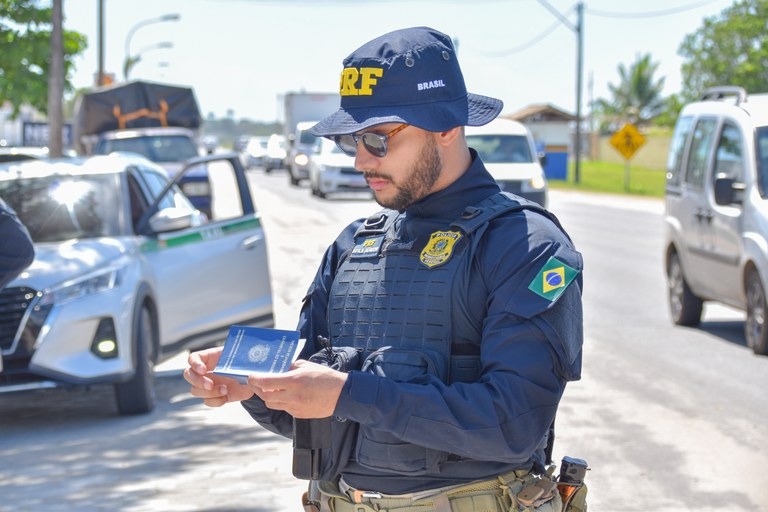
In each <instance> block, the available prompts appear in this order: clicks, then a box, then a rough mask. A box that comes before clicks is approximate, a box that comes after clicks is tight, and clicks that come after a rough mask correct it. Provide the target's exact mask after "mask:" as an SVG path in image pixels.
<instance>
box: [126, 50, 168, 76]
mask: <svg viewBox="0 0 768 512" xmlns="http://www.w3.org/2000/svg"><path fill="white" fill-rule="evenodd" d="M163 48H173V43H172V42H171V41H162V42H160V43H156V44H151V45H149V46H145V47H144V48H142V49H141V50H139V51H137V52H136V55H132V56H129V57H127V58H126V59H125V62H124V63H123V76H125V79H126V81H127V80H128V77H129V75H130V74H131V69H133V67H134V66H135V65H136V64H138V63H139V62H140V61H141V56H142V55H144V54H145V53H147V52H148V51H150V50H160V49H163Z"/></svg>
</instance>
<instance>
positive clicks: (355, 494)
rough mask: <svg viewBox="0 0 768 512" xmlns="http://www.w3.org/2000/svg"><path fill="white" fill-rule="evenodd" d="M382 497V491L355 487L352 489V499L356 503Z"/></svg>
mask: <svg viewBox="0 0 768 512" xmlns="http://www.w3.org/2000/svg"><path fill="white" fill-rule="evenodd" d="M371 498H374V499H375V498H381V493H378V492H373V491H361V490H360V489H354V490H353V491H352V499H353V500H354V502H355V503H358V504H359V503H362V502H363V500H364V499H371Z"/></svg>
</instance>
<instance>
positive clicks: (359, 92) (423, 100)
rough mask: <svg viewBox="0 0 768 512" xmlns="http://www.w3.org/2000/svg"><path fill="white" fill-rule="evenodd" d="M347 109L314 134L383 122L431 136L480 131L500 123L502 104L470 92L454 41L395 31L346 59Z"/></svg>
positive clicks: (432, 33) (425, 31)
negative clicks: (459, 129)
mask: <svg viewBox="0 0 768 512" xmlns="http://www.w3.org/2000/svg"><path fill="white" fill-rule="evenodd" d="M339 92H340V94H341V108H339V110H338V111H336V112H334V113H333V114H331V115H330V116H328V117H326V118H325V119H323V120H322V121H320V122H319V123H317V124H316V125H315V126H313V127H312V129H311V130H310V132H311V133H312V134H313V135H317V136H322V137H328V136H332V135H343V134H347V133H355V132H358V131H360V130H364V129H366V128H369V127H371V126H374V125H377V124H382V123H406V124H409V125H413V126H416V127H418V128H422V129H424V130H427V131H431V132H441V131H445V130H450V129H451V128H455V127H456V126H467V125H469V126H480V125H484V124H486V123H488V122H490V121H491V120H492V119H494V118H495V117H496V116H497V115H499V112H500V111H501V108H502V106H503V103H502V102H501V100H497V99H495V98H489V97H487V96H480V95H478V94H470V93H467V88H466V85H465V84H464V77H463V75H462V74H461V68H460V67H459V62H458V60H457V59H456V52H455V51H454V49H453V42H452V41H451V38H450V37H448V36H447V35H445V34H443V33H441V32H438V31H437V30H434V29H431V28H429V27H414V28H406V29H402V30H396V31H394V32H389V33H388V34H384V35H383V36H380V37H377V38H376V39H374V40H372V41H370V42H368V43H366V44H364V45H363V46H361V47H360V48H358V49H357V50H355V51H354V52H353V53H352V54H351V55H349V56H348V57H347V58H346V59H344V69H343V71H342V73H341V82H340V90H339Z"/></svg>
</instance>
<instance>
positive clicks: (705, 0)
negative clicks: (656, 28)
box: [586, 0, 720, 19]
mask: <svg viewBox="0 0 768 512" xmlns="http://www.w3.org/2000/svg"><path fill="white" fill-rule="evenodd" d="M719 1H720V0H702V1H701V2H696V3H693V4H688V5H681V6H680V7H673V8H670V9H664V10H661V11H647V12H619V11H600V10H595V9H587V10H586V11H587V14H591V15H593V16H602V17H604V18H627V19H639V18H660V17H662V16H670V15H672V14H680V13H681V12H686V11H692V10H693V9H698V8H699V7H702V6H704V5H708V4H713V3H715V2H719Z"/></svg>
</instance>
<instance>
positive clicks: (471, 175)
mask: <svg viewBox="0 0 768 512" xmlns="http://www.w3.org/2000/svg"><path fill="white" fill-rule="evenodd" d="M472 156H473V163H472V165H471V167H470V168H469V169H468V170H467V172H466V173H465V174H464V175H463V176H462V177H461V178H459V179H458V180H457V181H456V182H454V183H453V184H451V185H450V186H448V187H447V188H445V189H444V190H441V191H439V192H436V193H434V194H431V195H429V196H427V197H425V198H424V199H422V200H420V201H418V202H417V203H415V204H413V205H411V206H409V207H408V208H407V209H406V210H405V211H404V212H402V213H401V215H400V219H399V222H400V224H399V227H398V233H399V236H401V237H404V238H407V237H409V236H411V235H413V236H416V235H417V234H423V233H429V232H431V231H434V230H436V229H445V228H446V226H448V225H449V224H450V222H451V221H453V220H455V219H456V218H458V216H459V215H460V214H461V213H462V211H463V210H464V209H465V208H466V207H467V206H469V205H474V204H477V203H479V202H480V201H481V200H483V199H484V198H486V197H488V196H491V195H493V194H496V193H498V192H499V188H498V186H497V184H496V183H495V181H494V180H493V178H492V177H491V176H490V174H489V173H488V171H487V170H486V169H485V167H484V166H483V164H482V162H481V161H480V159H479V158H478V157H477V155H476V153H475V152H474V151H472ZM361 223H362V221H361V220H359V221H356V222H353V223H351V224H350V225H349V226H348V227H347V228H346V229H345V230H344V231H343V232H342V233H341V234H340V235H339V237H338V238H337V239H336V241H334V243H333V244H332V245H331V246H330V247H329V248H328V249H327V251H326V253H325V255H324V257H323V261H322V263H321V265H320V268H319V269H318V272H317V274H316V276H315V279H314V281H313V283H312V284H311V286H310V288H309V291H308V293H307V296H306V298H305V301H304V306H303V308H302V311H301V315H300V321H299V329H300V331H301V333H302V337H305V338H306V339H307V340H308V343H307V346H306V347H305V350H304V353H303V354H302V357H303V358H308V357H309V356H310V355H311V354H312V353H314V352H316V351H318V350H320V349H321V348H322V347H319V346H317V344H316V343H313V342H314V341H315V340H316V337H317V335H323V336H326V335H327V333H328V331H329V329H328V325H327V323H328V322H327V319H328V312H327V307H328V299H329V292H330V289H331V285H332V282H333V279H334V276H335V272H336V269H337V267H338V264H339V260H340V258H342V256H343V255H345V254H346V253H348V252H349V250H350V249H351V247H352V246H353V245H354V233H355V231H356V230H357V228H358V227H359V226H360V224H361ZM473 258H474V260H473V262H472V266H471V270H470V276H469V279H467V280H466V288H465V289H461V290H457V293H461V294H464V296H463V297H462V300H461V301H460V303H461V304H462V307H463V308H466V309H467V311H465V312H463V313H464V314H468V315H470V316H472V315H474V316H479V317H480V325H481V326H482V332H481V333H480V339H481V342H480V354H479V358H480V367H481V372H480V376H479V378H478V379H477V381H476V382H455V383H450V384H448V383H440V382H434V381H431V382H430V383H429V384H416V383H412V382H397V381H395V380H393V379H390V378H387V377H382V376H378V375H374V374H372V373H364V372H360V371H352V372H350V373H349V376H348V379H347V382H346V384H345V386H344V388H343V390H342V393H341V396H340V397H339V400H338V403H337V405H336V409H335V411H334V417H335V418H343V419H345V420H346V421H351V422H357V423H359V424H360V425H361V426H367V427H369V428H373V429H378V430H381V431H383V432H386V433H388V434H391V435H394V436H395V437H397V438H398V439H399V440H401V441H404V442H407V443H411V444H414V445H417V446H422V447H424V448H428V449H434V450H442V451H445V452H449V453H450V454H451V459H450V461H448V462H446V463H445V464H442V465H441V466H440V467H438V468H434V469H433V470H430V471H427V472H424V473H423V474H420V475H417V476H414V475H401V474H397V473H396V472H391V471H388V472H380V471H377V470H375V469H372V468H371V467H370V466H369V465H365V464H360V463H359V462H358V461H356V460H355V459H354V456H353V457H352V460H350V461H349V462H348V463H345V464H343V465H342V467H341V468H340V471H341V473H342V475H343V477H344V479H345V481H346V482H347V483H349V484H350V485H352V486H353V487H356V488H359V489H370V490H374V491H378V492H382V493H387V494H402V493H407V492H416V491H419V490H424V489H431V488H437V487H442V486H445V485H452V484H456V483H461V482H466V481H472V480H479V479H484V478H492V477H493V476H494V475H496V474H499V473H502V472H505V471H509V470H512V469H530V468H531V467H536V466H538V467H540V466H541V463H542V462H543V458H544V455H543V451H544V448H545V445H546V441H547V439H546V437H547V432H548V430H549V427H550V426H551V424H552V423H553V421H554V418H555V413H556V411H557V406H558V403H559V401H560V399H561V397H562V394H563V391H564V389H565V384H566V382H567V381H569V380H575V379H578V378H579V377H580V371H581V345H582V310H581V288H582V276H581V269H582V259H581V255H580V254H579V253H578V252H577V251H576V250H575V248H574V247H573V244H572V243H571V240H570V239H569V237H568V236H567V235H566V234H565V233H564V232H563V231H562V229H561V228H560V227H559V225H558V223H557V222H556V221H553V220H552V219H551V218H550V217H549V216H546V215H543V214H541V213H539V212H536V211H531V210H523V211H519V212H515V213H514V214H509V215H502V216H500V217H497V218H495V219H493V220H492V221H491V222H490V224H489V226H488V228H487V229H486V231H485V233H484V234H483V236H482V238H481V240H480V243H479V246H478V247H477V249H476V251H475V253H474V255H473ZM553 261H554V262H555V264H554V266H553V264H552V262H553ZM563 269H565V270H563ZM550 278H553V279H555V281H553V282H552V283H550V282H549V281H548V279H550ZM558 279H560V280H559V281H558ZM553 283H554V284H553ZM558 283H559V284H558ZM453 329H454V331H455V334H454V339H465V338H466V339H471V338H472V337H473V336H476V335H477V334H476V333H473V332H469V331H470V329H471V327H470V326H468V325H462V324H456V323H454V324H453ZM243 405H244V407H245V408H246V410H248V412H249V413H250V414H251V415H252V416H253V417H254V418H255V419H256V420H257V421H258V422H259V423H260V424H262V425H263V426H264V427H265V428H267V429H269V430H271V431H273V432H276V433H279V434H281V435H284V436H286V437H291V436H292V434H293V431H292V418H291V417H290V416H289V415H288V414H286V413H283V412H281V411H271V410H269V409H267V408H266V407H265V406H264V404H263V402H262V401H261V400H260V399H258V397H255V396H254V398H252V399H250V400H247V401H245V402H243ZM351 453H353V454H354V450H352V451H351Z"/></svg>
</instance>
